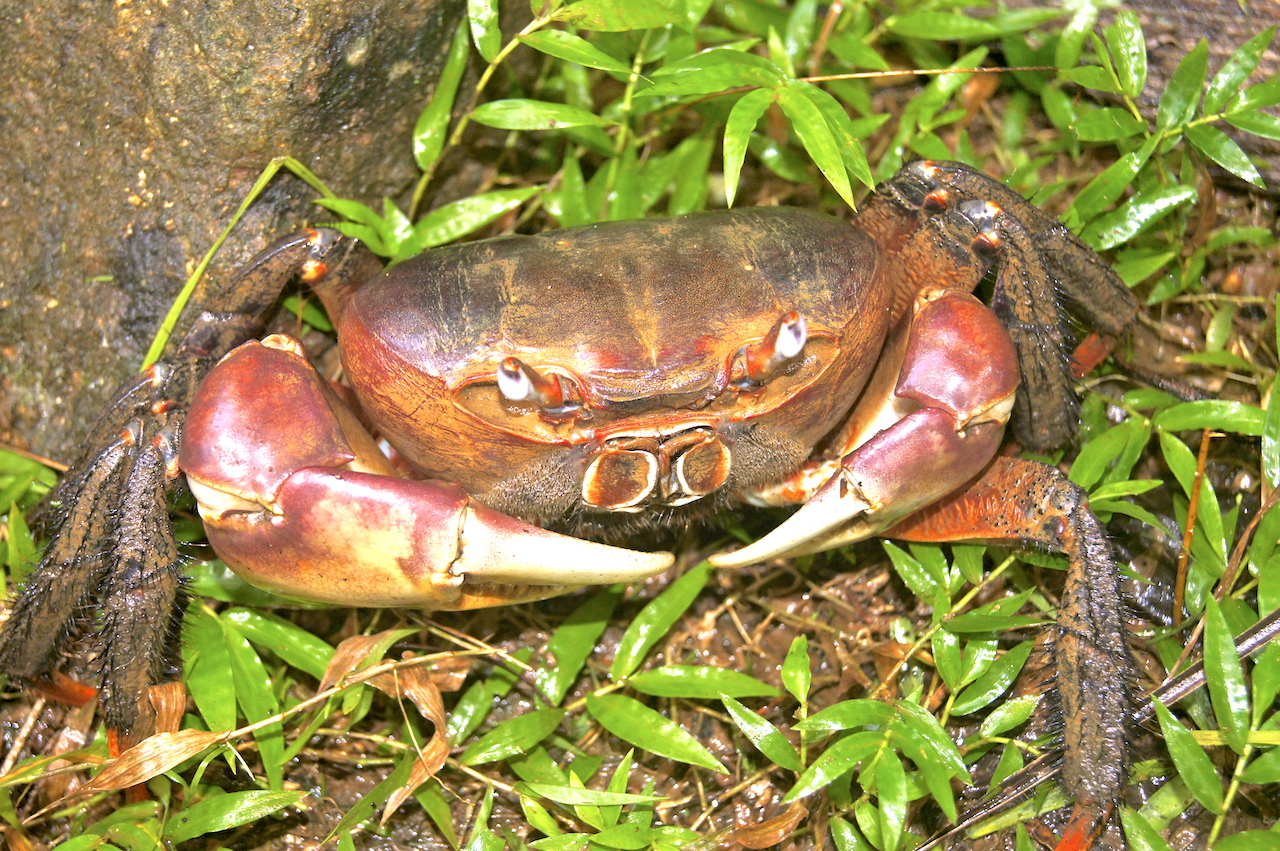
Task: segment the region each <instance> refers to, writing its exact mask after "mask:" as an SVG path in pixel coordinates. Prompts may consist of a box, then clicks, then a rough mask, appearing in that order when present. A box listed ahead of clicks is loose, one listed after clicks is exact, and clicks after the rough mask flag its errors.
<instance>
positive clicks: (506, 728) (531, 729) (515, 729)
mask: <svg viewBox="0 0 1280 851" xmlns="http://www.w3.org/2000/svg"><path fill="white" fill-rule="evenodd" d="M564 712H565V711H564V710H563V709H554V708H551V707H545V708H543V709H535V710H534V711H532V712H526V713H525V714H524V715H517V716H516V717H515V718H510V719H508V720H506V721H503V722H502V723H501V724H499V725H498V726H497V727H495V728H494V729H493V730H491V731H489V732H488V733H485V734H484V735H483V736H481V737H480V738H479V739H478V740H476V741H475V742H472V743H471V744H470V745H468V746H467V749H466V750H465V751H463V752H462V756H461V757H459V762H461V763H462V764H463V765H483V764H484V763H487V762H497V761H498V760H500V759H506V758H507V757H509V756H515V755H516V754H522V753H526V752H527V751H529V750H530V749H532V748H533V747H534V745H536V744H538V743H539V742H541V741H542V740H543V739H545V738H546V737H547V736H549V735H551V734H552V733H553V732H555V729H556V727H559V726H560V721H561V719H563V718H564Z"/></svg>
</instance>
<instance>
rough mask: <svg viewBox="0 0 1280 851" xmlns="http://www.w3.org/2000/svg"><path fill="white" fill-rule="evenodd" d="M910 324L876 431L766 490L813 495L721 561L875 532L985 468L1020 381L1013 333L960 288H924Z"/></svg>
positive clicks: (791, 496) (793, 551) (767, 498)
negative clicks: (834, 457)
mask: <svg viewBox="0 0 1280 851" xmlns="http://www.w3.org/2000/svg"><path fill="white" fill-rule="evenodd" d="M910 323H911V324H910V330H909V333H908V334H907V335H906V340H905V351H904V353H903V356H902V360H901V361H900V363H901V367H900V368H898V370H897V372H896V379H897V380H896V386H894V389H893V392H892V394H886V398H885V400H884V402H883V404H882V405H881V406H880V409H879V410H878V411H876V412H875V413H874V414H873V415H872V416H871V417H869V418H867V423H866V426H865V429H864V431H865V432H870V436H868V437H862V436H861V435H860V436H859V437H858V438H856V439H857V440H858V441H859V442H858V443H857V444H856V445H855V446H854V448H852V449H851V450H850V451H848V452H846V453H845V454H844V455H843V456H842V457H841V458H839V459H837V460H830V461H826V462H823V463H820V464H819V465H817V466H816V467H813V468H809V469H805V470H801V471H800V473H798V474H797V475H796V476H794V477H792V479H790V480H789V481H787V482H784V483H783V485H781V486H780V487H778V488H776V489H773V490H771V491H768V492H762V493H760V494H756V495H755V501H758V502H764V503H769V502H771V501H774V502H775V503H782V502H785V501H796V500H806V501H805V502H804V504H803V505H802V506H801V507H800V509H799V510H797V511H796V513H795V514H793V515H791V517H789V518H788V519H787V520H786V521H784V522H783V523H782V524H781V525H780V526H778V528H776V529H774V530H773V531H772V532H771V533H769V534H768V535H766V536H765V537H763V538H761V539H760V540H759V541H756V542H755V543H754V544H751V545H748V546H747V547H744V548H743V549H740V550H736V551H734V552H731V553H722V554H719V555H716V556H712V558H711V562H712V564H715V565H716V566H718V567H740V566H744V565H748V564H753V563H755V562H757V561H761V560H763V559H766V558H773V557H777V556H782V555H799V554H802V553H809V552H820V551H822V550H826V549H831V548H832V547H836V546H840V545H842V544H845V543H849V542H851V541H857V540H862V539H864V538H868V537H871V536H872V535H876V534H879V533H880V532H881V531H882V530H884V529H885V528H886V527H887V526H889V525H890V524H892V523H893V522H895V521H896V520H898V519H900V518H902V517H904V516H906V515H908V514H910V513H912V512H914V511H917V510H919V509H920V508H921V507H923V506H925V505H928V504H930V503H932V502H934V501H936V500H938V499H940V498H941V497H943V496H945V495H946V494H948V493H950V492H952V491H954V490H956V489H958V488H960V487H961V486H962V485H964V484H965V483H966V482H968V481H969V480H971V479H973V478H974V477H975V476H977V475H978V474H979V473H980V472H982V469H983V468H984V467H986V465H987V464H988V463H989V462H990V461H991V458H992V457H993V456H994V455H995V453H996V450H997V449H998V448H999V446H1000V440H1001V438H1002V436H1003V434H1004V424H1005V421H1006V420H1007V419H1008V417H1009V410H1010V408H1011V406H1012V404H1013V395H1014V391H1015V390H1016V389H1017V386H1018V370H1017V363H1016V356H1015V354H1014V350H1013V346H1012V344H1011V343H1010V342H1009V338H1008V335H1007V334H1005V332H1004V328H1003V326H1002V325H1001V324H1000V322H999V321H998V320H997V319H996V317H995V315H994V314H992V313H991V311H989V310H988V309H987V308H986V307H985V306H983V305H982V303H981V302H979V301H978V300H977V299H975V298H974V297H973V296H971V295H969V294H968V293H966V292H964V291H962V290H956V289H944V290H928V291H926V292H924V293H922V294H921V296H920V298H919V299H918V300H917V303H916V305H915V309H914V315H913V316H912V318H911V321H910ZM876 378H878V376H877V377H876ZM876 378H873V380H872V384H871V386H872V387H873V388H874V387H876V386H877V384H878V383H879V382H878V381H877V380H876ZM868 401H870V400H868V399H866V398H864V400H863V402H862V403H861V404H865V403H866V402H868ZM872 407H875V406H872ZM815 485H816V491H813V490H812V488H813V487H814V486H815Z"/></svg>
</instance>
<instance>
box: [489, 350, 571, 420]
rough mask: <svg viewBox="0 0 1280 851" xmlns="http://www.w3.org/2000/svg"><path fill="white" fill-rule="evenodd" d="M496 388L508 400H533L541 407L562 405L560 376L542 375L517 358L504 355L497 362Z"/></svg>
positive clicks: (562, 396) (562, 389)
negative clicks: (499, 361)
mask: <svg viewBox="0 0 1280 851" xmlns="http://www.w3.org/2000/svg"><path fill="white" fill-rule="evenodd" d="M498 390H499V392H501V393H502V396H503V398H505V399H506V400H507V401H509V402H533V403H534V404H536V405H538V406H539V407H542V408H559V407H561V406H562V405H564V386H563V385H562V384H561V383H560V376H558V375H552V376H550V377H547V376H544V375H542V374H541V373H539V372H538V371H537V370H536V369H534V368H533V367H531V366H529V365H528V364H526V363H525V362H524V361H522V360H520V359H519V358H514V357H506V358H503V359H502V363H500V364H498Z"/></svg>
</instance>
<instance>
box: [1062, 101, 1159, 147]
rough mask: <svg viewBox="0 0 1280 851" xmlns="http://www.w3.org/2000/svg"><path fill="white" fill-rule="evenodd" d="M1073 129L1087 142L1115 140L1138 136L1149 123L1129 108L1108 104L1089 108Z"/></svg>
mask: <svg viewBox="0 0 1280 851" xmlns="http://www.w3.org/2000/svg"><path fill="white" fill-rule="evenodd" d="M1072 129H1074V130H1075V131H1076V135H1077V136H1079V137H1080V138H1081V140H1083V141H1085V142H1115V141H1118V140H1120V139H1128V138H1129V137H1130V136H1137V135H1138V134H1140V133H1142V131H1143V130H1145V129H1147V123H1146V122H1145V121H1143V120H1142V119H1141V118H1139V117H1138V116H1136V115H1134V114H1133V113H1132V112H1130V111H1129V110H1127V109H1120V108H1119V107H1115V106H1107V107H1102V108H1100V109H1092V110H1089V111H1088V112H1086V113H1085V114H1084V115H1082V116H1080V118H1079V119H1077V121H1076V123H1075V126H1074V127H1073V128H1072Z"/></svg>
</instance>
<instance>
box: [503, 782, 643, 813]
mask: <svg viewBox="0 0 1280 851" xmlns="http://www.w3.org/2000/svg"><path fill="white" fill-rule="evenodd" d="M516 790H517V791H519V792H523V793H525V794H528V795H533V796H534V797H537V798H545V799H546V800H548V801H555V802H556V803H557V804H564V805H565V806H567V807H584V806H585V807H625V806H629V805H631V804H652V803H656V802H658V801H665V800H666V798H664V797H662V796H661V795H635V794H632V793H629V792H605V791H601V790H598V789H585V788H583V787H582V786H572V785H564V786H560V785H557V784H555V783H524V782H522V783H520V785H519V786H517V787H516Z"/></svg>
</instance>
